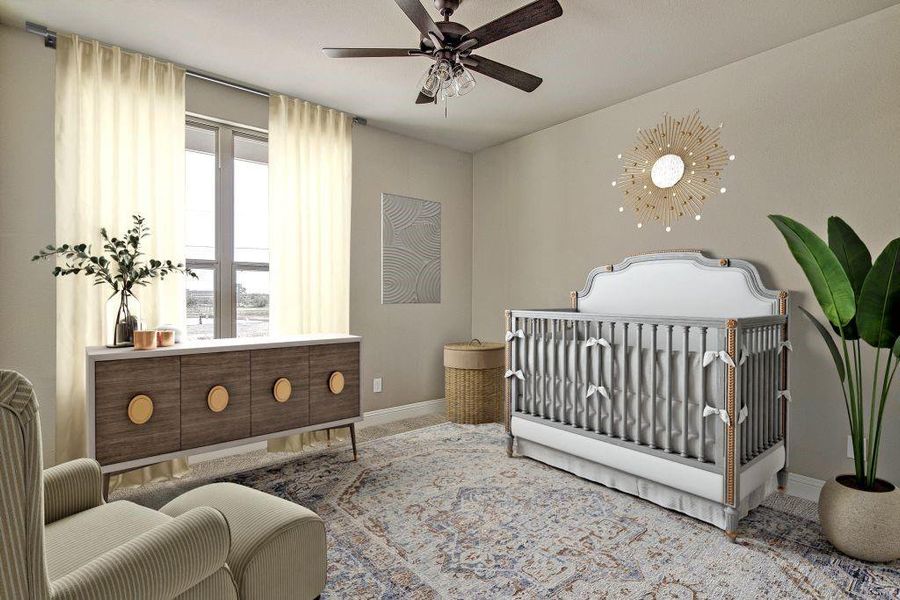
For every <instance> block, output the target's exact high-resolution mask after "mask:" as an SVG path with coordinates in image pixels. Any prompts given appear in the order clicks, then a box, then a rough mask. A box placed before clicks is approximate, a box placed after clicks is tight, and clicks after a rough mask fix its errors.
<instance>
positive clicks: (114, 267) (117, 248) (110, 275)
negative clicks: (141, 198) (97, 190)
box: [31, 215, 197, 293]
mask: <svg viewBox="0 0 900 600" xmlns="http://www.w3.org/2000/svg"><path fill="white" fill-rule="evenodd" d="M132 219H133V222H134V225H133V226H132V227H131V228H130V229H129V230H128V231H126V232H125V233H124V234H123V235H122V237H120V238H119V237H110V236H109V233H108V232H107V230H106V228H105V227H103V228H101V229H100V239H101V240H102V241H103V253H101V254H98V255H95V254H94V253H93V251H92V248H91V245H90V244H86V243H79V244H61V245H59V246H54V245H53V244H48V245H47V246H45V247H44V248H41V249H40V250H39V251H38V253H37V254H35V255H34V256H33V257H32V258H31V260H32V261H39V260H50V259H56V260H57V261H60V260H61V261H62V264H61V265H60V264H57V265H56V266H54V267H53V270H52V271H51V272H52V274H53V276H54V277H65V276H68V275H85V276H87V277H90V278H92V279H93V282H94V285H103V284H106V285H108V286H110V287H111V288H112V290H113V293H119V292H123V293H128V292H131V291H132V289H133V288H134V287H135V286H141V287H143V286H146V285H148V284H150V283H151V282H152V281H153V280H154V279H159V280H164V279H165V278H166V277H167V276H169V275H171V274H172V273H180V274H183V275H187V276H189V277H193V278H195V279H197V274H196V273H194V272H193V271H192V270H191V269H189V268H188V267H187V266H185V265H184V264H183V263H175V262H172V261H171V260H158V259H155V258H149V259H144V258H143V257H144V253H143V252H141V240H143V239H145V238H147V237H149V236H150V227H148V226H147V225H146V224H145V220H144V217H142V216H140V215H134V216H133V217H132Z"/></svg>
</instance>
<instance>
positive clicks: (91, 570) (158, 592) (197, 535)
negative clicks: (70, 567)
mask: <svg viewBox="0 0 900 600" xmlns="http://www.w3.org/2000/svg"><path fill="white" fill-rule="evenodd" d="M230 550H231V533H230V532H229V530H228V522H227V521H225V517H224V516H222V513H220V512H219V511H217V510H216V509H214V508H209V507H207V506H201V507H198V508H195V509H193V510H190V511H188V512H186V513H184V514H183V515H181V516H179V517H176V518H174V519H172V520H171V521H170V522H168V523H165V524H163V525H159V526H158V527H154V528H153V529H151V530H150V531H147V532H145V533H143V534H141V535H139V536H137V537H136V538H134V539H132V540H129V541H128V542H126V543H124V544H122V545H121V546H118V547H117V548H113V549H112V550H110V551H108V552H106V553H104V554H102V555H100V556H98V557H97V558H95V559H94V560H92V561H91V562H89V563H87V564H86V565H83V566H81V567H79V568H78V569H76V570H74V571H72V572H71V573H68V574H67V575H65V576H63V577H61V578H59V579H57V580H55V581H53V582H52V584H51V589H52V592H51V598H52V600H122V599H123V598H128V599H129V600H169V599H171V598H174V597H176V596H178V595H179V594H182V593H183V592H185V591H186V590H189V589H191V588H192V587H194V586H195V585H197V584H198V583H200V582H201V581H203V580H204V579H206V578H207V577H209V576H210V575H212V574H213V573H215V572H216V571H218V570H219V569H221V568H222V566H223V565H224V564H225V559H226V558H227V557H228V552H229V551H230Z"/></svg>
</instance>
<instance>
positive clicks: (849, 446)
mask: <svg viewBox="0 0 900 600" xmlns="http://www.w3.org/2000/svg"><path fill="white" fill-rule="evenodd" d="M868 444H869V438H863V448H865V447H866V446H867V445H868ZM847 458H849V459H853V437H852V436H849V435H848V436H847Z"/></svg>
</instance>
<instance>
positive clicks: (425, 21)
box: [395, 0, 444, 42]
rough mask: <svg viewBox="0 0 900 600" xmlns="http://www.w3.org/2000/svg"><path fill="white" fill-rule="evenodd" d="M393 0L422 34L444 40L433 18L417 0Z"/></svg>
mask: <svg viewBox="0 0 900 600" xmlns="http://www.w3.org/2000/svg"><path fill="white" fill-rule="evenodd" d="M395 2H396V3H397V6H399V7H400V10H402V11H403V12H404V13H406V16H407V17H409V20H410V21H412V22H413V25H415V26H416V29H418V30H419V32H420V33H421V34H422V35H424V36H425V37H428V35H429V34H431V35H432V36H434V37H436V38H437V39H438V41H441V42H443V41H444V34H443V33H441V30H440V29H438V26H437V25H436V24H435V22H434V19H432V18H431V15H429V14H428V11H427V10H425V7H424V6H422V3H421V2H419V0H395Z"/></svg>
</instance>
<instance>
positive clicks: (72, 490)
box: [44, 458, 103, 524]
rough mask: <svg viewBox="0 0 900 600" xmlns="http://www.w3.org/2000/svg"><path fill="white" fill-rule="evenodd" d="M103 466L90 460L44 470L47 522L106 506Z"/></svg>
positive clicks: (45, 518) (45, 519)
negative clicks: (101, 467)
mask: <svg viewBox="0 0 900 600" xmlns="http://www.w3.org/2000/svg"><path fill="white" fill-rule="evenodd" d="M102 485H103V477H102V475H101V474H100V465H99V464H97V461H95V460H91V459H90V458H79V459H77V460H71V461H69V462H66V463H62V464H61V465H56V466H55V467H50V468H49V469H46V470H44V523H46V524H49V523H52V522H54V521H58V520H60V519H62V518H64V517H68V516H69V515H74V514H75V513H79V512H81V511H83V510H87V509H89V508H94V507H95V506H100V505H101V504H103V494H102V491H101V490H102Z"/></svg>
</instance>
